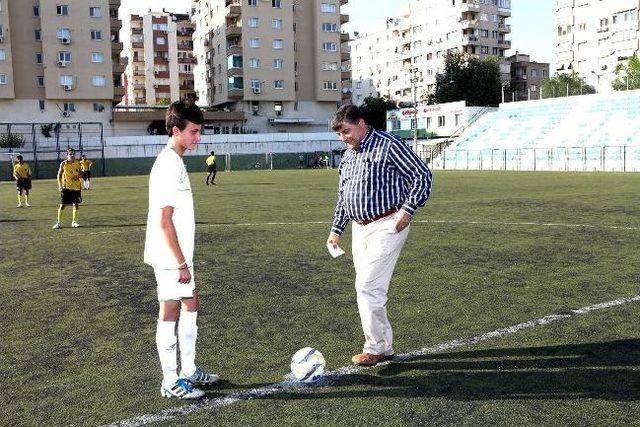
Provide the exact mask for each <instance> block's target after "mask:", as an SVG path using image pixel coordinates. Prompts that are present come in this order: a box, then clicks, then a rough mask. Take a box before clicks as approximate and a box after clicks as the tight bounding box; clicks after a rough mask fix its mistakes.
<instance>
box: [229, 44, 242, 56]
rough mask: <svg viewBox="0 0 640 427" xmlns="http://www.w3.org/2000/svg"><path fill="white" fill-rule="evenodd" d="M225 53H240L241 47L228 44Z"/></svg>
mask: <svg viewBox="0 0 640 427" xmlns="http://www.w3.org/2000/svg"><path fill="white" fill-rule="evenodd" d="M227 55H242V47H241V46H238V45H233V46H228V47H227Z"/></svg>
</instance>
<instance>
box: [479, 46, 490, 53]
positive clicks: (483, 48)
mask: <svg viewBox="0 0 640 427" xmlns="http://www.w3.org/2000/svg"><path fill="white" fill-rule="evenodd" d="M480 53H489V46H480Z"/></svg>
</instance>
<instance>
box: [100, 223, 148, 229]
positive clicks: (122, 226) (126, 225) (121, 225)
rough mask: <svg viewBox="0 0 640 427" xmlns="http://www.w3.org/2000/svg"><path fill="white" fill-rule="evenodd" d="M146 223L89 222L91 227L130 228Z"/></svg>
mask: <svg viewBox="0 0 640 427" xmlns="http://www.w3.org/2000/svg"><path fill="white" fill-rule="evenodd" d="M146 225H147V223H139V224H91V227H106V228H130V227H145V226H146Z"/></svg>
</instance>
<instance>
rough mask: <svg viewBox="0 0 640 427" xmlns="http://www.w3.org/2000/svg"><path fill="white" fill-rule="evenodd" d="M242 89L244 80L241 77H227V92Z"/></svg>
mask: <svg viewBox="0 0 640 427" xmlns="http://www.w3.org/2000/svg"><path fill="white" fill-rule="evenodd" d="M242 89H244V80H243V78H242V76H231V77H229V90H242ZM227 133H228V132H227Z"/></svg>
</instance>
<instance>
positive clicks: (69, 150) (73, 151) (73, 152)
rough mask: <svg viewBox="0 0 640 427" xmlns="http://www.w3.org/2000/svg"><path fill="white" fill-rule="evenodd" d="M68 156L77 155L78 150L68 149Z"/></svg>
mask: <svg viewBox="0 0 640 427" xmlns="http://www.w3.org/2000/svg"><path fill="white" fill-rule="evenodd" d="M67 154H74V155H75V154H76V149H75V148H67Z"/></svg>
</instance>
